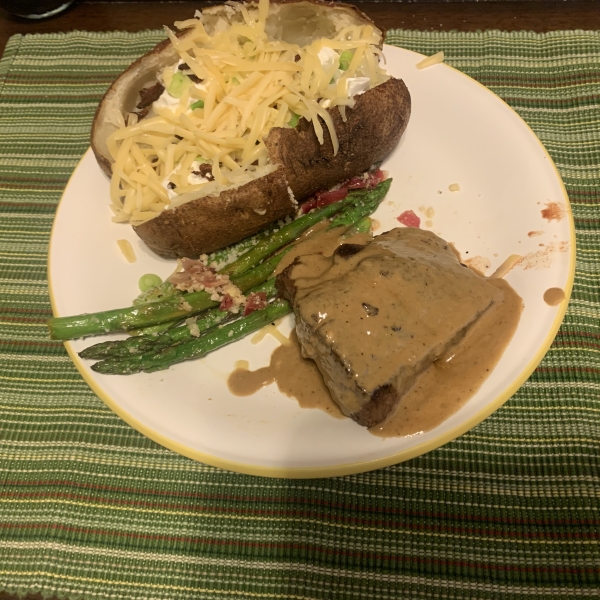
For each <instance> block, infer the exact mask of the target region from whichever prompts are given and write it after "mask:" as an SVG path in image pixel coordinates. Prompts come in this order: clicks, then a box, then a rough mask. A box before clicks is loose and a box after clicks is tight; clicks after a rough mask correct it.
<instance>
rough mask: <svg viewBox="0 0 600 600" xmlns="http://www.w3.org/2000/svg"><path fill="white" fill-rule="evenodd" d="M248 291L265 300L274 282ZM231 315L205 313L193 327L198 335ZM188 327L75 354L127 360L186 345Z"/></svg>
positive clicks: (272, 291) (215, 311)
mask: <svg viewBox="0 0 600 600" xmlns="http://www.w3.org/2000/svg"><path fill="white" fill-rule="evenodd" d="M250 291H251V292H265V293H266V294H267V297H268V298H271V297H273V296H274V295H275V279H274V278H272V279H269V280H268V281H266V282H265V283H263V284H261V285H258V286H256V287H254V288H252V289H251V290H250ZM232 316H234V315H232V313H231V312H229V311H227V310H221V309H219V308H211V309H209V310H207V311H206V312H205V313H204V315H203V316H202V318H200V319H198V320H197V321H196V326H197V327H198V331H199V332H200V333H202V332H204V331H207V330H209V329H211V328H212V327H215V326H216V325H218V324H219V323H222V322H223V321H225V320H227V319H229V318H231V317H232ZM194 337H196V336H193V335H192V333H191V331H190V328H189V327H188V326H187V325H180V326H178V327H173V328H172V329H170V330H169V331H166V332H164V333H162V335H159V336H156V335H138V336H134V337H130V338H127V339H125V340H114V341H108V342H101V343H99V344H95V345H94V346H90V347H88V348H86V349H85V350H82V351H81V352H80V353H79V356H81V358H87V359H92V360H101V359H105V358H116V357H131V356H133V355H134V354H141V353H142V352H150V351H153V352H157V351H158V350H161V349H162V348H165V347H166V346H171V345H173V344H179V343H181V342H187V341H189V340H192V339H194Z"/></svg>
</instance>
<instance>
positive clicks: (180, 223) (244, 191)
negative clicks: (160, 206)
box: [133, 168, 295, 258]
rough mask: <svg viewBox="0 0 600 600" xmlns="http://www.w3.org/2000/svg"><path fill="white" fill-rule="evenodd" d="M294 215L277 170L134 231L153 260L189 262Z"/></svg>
mask: <svg viewBox="0 0 600 600" xmlns="http://www.w3.org/2000/svg"><path fill="white" fill-rule="evenodd" d="M294 209H295V204H294V203H293V201H292V198H291V197H290V194H289V191H288V186H287V181H286V179H285V175H284V172H283V169H282V168H279V169H277V170H276V171H274V172H272V173H269V174H268V175H265V176H264V177H260V178H259V179H255V180H253V181H251V182H250V183H247V184H245V185H243V186H240V187H238V188H236V189H232V190H225V191H223V192H221V194H220V195H218V196H207V197H204V198H198V199H197V200H192V201H190V202H186V203H185V204H182V205H181V206H178V207H177V208H174V209H168V210H164V211H163V212H162V213H161V214H160V215H159V216H158V217H155V218H154V219H151V220H150V221H146V222H145V223H142V224H141V225H137V226H135V227H134V228H133V229H134V231H135V232H136V233H137V234H138V235H139V236H140V238H141V239H142V240H143V241H144V243H145V244H146V245H147V246H148V247H149V248H150V249H151V250H152V251H154V252H156V254H158V255H160V256H162V257H164V258H181V257H184V256H185V257H190V258H191V257H197V256H199V255H200V254H204V253H207V252H212V251H213V250H217V249H219V248H223V247H224V246H228V245H229V244H233V243H235V242H238V241H240V240H242V239H244V238H246V237H248V236H251V235H253V234H255V233H258V232H259V231H260V230H261V229H264V228H265V226H266V225H267V224H269V223H272V222H273V221H277V220H278V219H282V218H283V217H286V216H287V215H289V214H291V213H292V212H293V211H294ZM257 211H258V212H257ZM263 211H264V212H263Z"/></svg>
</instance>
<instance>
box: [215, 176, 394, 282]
mask: <svg viewBox="0 0 600 600" xmlns="http://www.w3.org/2000/svg"><path fill="white" fill-rule="evenodd" d="M391 183H392V180H391V179H386V180H385V181H383V182H382V183H380V184H379V185H378V186H377V187H375V188H373V189H371V190H353V191H351V192H350V193H349V194H348V196H347V197H346V198H345V199H344V200H341V201H340V202H335V203H334V204H330V205H328V206H324V207H323V208H319V209H317V210H314V211H312V212H309V213H308V214H306V215H304V216H303V217H300V218H299V219H296V220H295V221H292V222H291V223H289V224H288V225H285V226H284V227H282V228H281V229H280V230H279V231H276V232H275V233H273V235H270V236H269V237H267V238H265V239H263V240H261V241H260V242H258V244H256V246H254V247H253V248H251V249H250V250H248V252H246V253H244V254H242V256H240V257H239V258H238V259H237V260H236V261H234V262H232V263H231V264H229V265H227V266H226V267H224V268H223V269H222V270H221V271H220V272H221V273H227V274H229V275H234V274H236V273H243V272H244V271H246V270H248V269H250V268H252V267H253V266H254V265H257V264H258V263H259V262H260V261H261V260H263V259H264V258H265V257H266V256H269V255H270V254H272V253H273V252H275V250H277V249H279V248H281V247H282V246H284V245H285V244H287V243H289V242H291V241H293V240H295V239H296V238H297V237H298V236H299V235H300V234H301V233H303V232H304V231H306V230H307V229H308V228H309V227H312V225H314V224H315V223H318V222H319V221H322V220H323V219H325V218H327V217H330V216H331V215H334V214H335V213H337V212H339V211H341V210H344V209H346V208H347V207H349V206H353V205H355V204H359V203H360V204H363V203H365V202H371V201H374V199H375V198H379V200H378V201H377V204H378V203H379V202H380V201H381V200H382V199H383V197H384V196H385V194H386V193H387V191H388V189H389V187H390V184H391ZM377 204H376V205H375V206H377ZM372 210H374V209H372ZM372 210H371V211H370V212H372ZM366 214H369V213H366ZM362 216H364V215H362ZM339 224H340V225H343V224H344V223H339Z"/></svg>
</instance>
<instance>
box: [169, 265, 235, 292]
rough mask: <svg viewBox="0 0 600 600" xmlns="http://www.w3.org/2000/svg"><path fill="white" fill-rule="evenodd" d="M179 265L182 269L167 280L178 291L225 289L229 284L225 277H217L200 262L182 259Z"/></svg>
mask: <svg viewBox="0 0 600 600" xmlns="http://www.w3.org/2000/svg"><path fill="white" fill-rule="evenodd" d="M181 265H182V267H183V269H182V270H181V271H179V272H178V273H174V274H173V275H171V277H169V279H168V281H170V282H171V283H172V284H173V285H174V286H175V287H176V288H177V289H178V290H182V291H184V292H195V291H201V290H204V289H216V288H219V287H225V286H227V285H229V283H230V281H229V277H228V276H227V275H218V274H217V273H216V272H215V270H214V269H213V268H211V267H207V266H206V265H205V264H204V263H203V262H202V261H199V260H192V259H190V258H184V259H182V261H181Z"/></svg>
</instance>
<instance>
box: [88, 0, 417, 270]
mask: <svg viewBox="0 0 600 600" xmlns="http://www.w3.org/2000/svg"><path fill="white" fill-rule="evenodd" d="M271 3H272V5H273V6H275V5H279V6H280V7H284V6H292V5H294V4H296V3H297V4H298V5H302V6H303V7H310V6H313V7H314V8H315V10H316V11H321V13H322V14H324V12H329V11H331V12H336V11H338V12H341V13H343V14H345V15H347V16H348V17H349V18H350V17H351V18H352V19H354V20H355V21H356V22H362V23H365V24H366V23H371V24H372V21H371V20H370V19H369V18H368V17H367V16H366V15H365V14H364V13H362V12H361V11H360V10H358V9H357V8H356V7H354V6H352V5H349V4H344V3H339V2H322V1H319V0H271ZM220 10H222V7H220V6H214V7H210V8H207V9H205V11H206V12H207V13H218V12H219V11H220ZM282 10H283V9H282ZM301 10H307V8H302V9H301ZM292 14H293V13H292ZM290 18H291V17H290ZM292 20H293V19H292ZM373 26H374V29H375V31H377V32H378V33H379V34H380V40H381V43H380V45H382V44H383V32H382V31H381V30H380V29H379V28H377V27H376V26H375V25H373ZM188 31H190V30H187V31H181V32H179V33H178V36H179V37H185V36H186V34H187V33H188ZM176 60H177V54H176V52H175V50H174V48H173V46H172V45H171V43H170V41H169V40H164V41H163V42H161V43H160V44H158V45H157V46H156V47H155V48H154V49H152V50H151V51H150V52H148V53H147V54H146V55H144V56H143V57H141V58H140V59H138V60H137V61H135V62H134V63H133V64H132V65H131V66H130V67H129V68H128V69H127V70H126V71H124V73H122V74H121V76H120V77H119V78H118V79H117V80H116V81H115V82H114V83H113V85H112V86H111V87H110V88H109V89H108V91H107V92H106V94H105V96H104V98H103V99H102V101H101V103H100V105H99V107H98V110H97V112H96V116H95V118H94V122H93V127H92V135H91V142H92V144H91V145H92V149H93V151H94V154H95V155H96V159H97V161H98V163H99V165H100V167H101V168H102V169H103V170H104V171H105V172H106V174H107V175H109V176H110V175H111V171H112V169H111V162H112V161H111V159H110V158H109V156H110V155H109V152H108V147H107V144H106V139H107V138H108V136H109V135H110V134H111V133H112V132H113V131H114V130H116V125H114V123H113V122H112V120H111V118H110V115H111V112H112V111H114V110H120V111H121V112H122V113H124V114H126V113H128V112H131V111H133V110H135V105H136V103H137V95H138V92H139V90H140V89H141V88H142V87H143V86H144V85H146V84H148V83H152V82H153V81H155V78H156V73H157V72H158V71H160V69H161V68H163V67H164V66H166V65H168V64H171V63H173V62H174V61H176ZM328 112H329V114H330V115H331V118H332V120H333V122H334V125H335V128H336V132H337V135H338V138H339V140H340V148H339V152H338V154H337V155H336V156H334V155H333V148H332V144H331V140H330V138H329V133H328V131H327V128H326V127H325V126H324V127H323V128H324V134H325V143H324V144H323V145H321V144H319V142H318V140H317V137H316V135H315V133H314V129H313V126H312V124H311V123H309V122H308V121H306V120H305V119H301V120H300V122H299V124H298V125H297V127H296V128H294V129H291V128H276V129H272V130H271V132H270V133H269V135H268V137H267V139H266V140H265V145H266V146H267V150H268V152H269V154H270V158H271V163H272V164H274V165H278V166H279V167H280V168H279V169H277V170H276V171H275V172H273V173H271V174H270V175H267V176H265V177H261V178H260V179H256V180H254V181H251V182H250V183H248V184H246V185H244V186H241V187H238V188H236V189H231V190H225V191H223V192H222V193H221V194H220V196H210V197H204V198H199V199H197V200H192V201H190V202H188V203H186V204H183V205H181V206H179V207H177V208H174V209H168V210H165V211H164V212H163V213H161V214H160V215H159V216H158V217H155V218H154V219H152V220H150V221H147V222H145V223H143V224H141V225H138V226H135V227H134V230H135V232H136V233H137V234H138V235H139V237H140V238H141V239H142V240H143V241H144V242H145V243H146V245H147V246H148V247H149V248H150V249H151V250H152V251H154V252H155V253H157V254H159V255H160V256H162V257H165V258H179V257H184V256H187V257H196V256H198V255H200V254H204V253H208V252H212V251H213V250H217V249H219V248H223V247H225V246H227V245H230V244H232V243H235V242H237V241H240V240H242V239H244V238H245V237H248V236H249V235H253V234H254V233H256V232H258V231H260V230H261V229H263V228H264V227H266V226H267V225H268V224H269V223H272V222H274V221H277V220H278V219H281V218H282V217H285V216H287V215H290V214H292V213H293V212H294V210H295V208H296V204H295V202H294V201H293V199H292V198H290V190H291V191H292V193H293V195H294V197H295V199H296V200H303V199H304V198H306V197H307V196H309V195H311V194H313V193H314V192H316V191H319V190H324V189H328V188H330V187H332V186H334V185H336V184H338V183H342V182H343V181H345V180H347V179H349V178H350V177H352V176H354V175H358V174H360V173H361V172H363V171H365V170H366V169H368V168H369V167H370V166H371V165H372V164H373V163H374V162H377V161H379V160H381V159H382V158H384V157H385V156H386V155H387V154H388V153H389V152H390V151H391V150H392V148H393V147H394V146H395V144H396V143H397V142H398V140H399V139H400V136H401V135H402V133H403V131H404V129H405V128H406V124H407V122H408V118H409V116H410V95H409V93H408V90H407V89H406V86H405V85H404V83H403V82H402V81H400V80H397V79H390V80H388V81H387V82H385V83H383V84H381V85H379V86H377V87H376V88H373V89H371V90H369V91H367V92H366V93H364V94H361V95H360V96H357V97H356V104H355V107H354V108H353V109H347V110H346V115H347V121H346V122H344V121H343V120H342V118H341V115H340V112H339V109H337V108H333V109H330V110H329V111H328ZM323 125H324V124H323ZM257 211H258V212H257ZM260 213H263V214H260Z"/></svg>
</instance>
